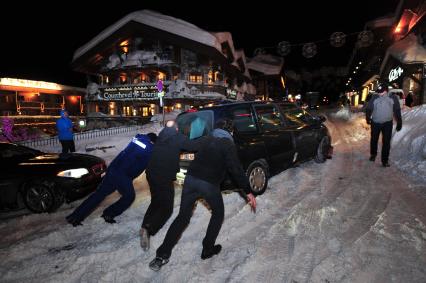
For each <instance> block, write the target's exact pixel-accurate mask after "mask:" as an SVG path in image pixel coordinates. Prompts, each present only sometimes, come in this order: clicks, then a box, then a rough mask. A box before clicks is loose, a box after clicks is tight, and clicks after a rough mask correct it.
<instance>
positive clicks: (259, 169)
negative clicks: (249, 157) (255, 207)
mask: <svg viewBox="0 0 426 283" xmlns="http://www.w3.org/2000/svg"><path fill="white" fill-rule="evenodd" d="M267 168H268V166H267V164H265V162H263V161H261V160H259V161H255V162H253V163H252V164H250V166H249V167H248V169H247V176H248V178H249V183H250V190H251V192H252V194H254V195H261V194H263V193H264V192H265V190H266V188H267V187H268V169H267Z"/></svg>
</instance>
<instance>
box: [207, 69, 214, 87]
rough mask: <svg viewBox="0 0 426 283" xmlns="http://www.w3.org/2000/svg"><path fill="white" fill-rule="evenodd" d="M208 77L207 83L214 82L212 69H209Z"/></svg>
mask: <svg viewBox="0 0 426 283" xmlns="http://www.w3.org/2000/svg"><path fill="white" fill-rule="evenodd" d="M208 79H209V80H208V83H209V84H212V83H213V82H214V77H213V71H209V74H208Z"/></svg>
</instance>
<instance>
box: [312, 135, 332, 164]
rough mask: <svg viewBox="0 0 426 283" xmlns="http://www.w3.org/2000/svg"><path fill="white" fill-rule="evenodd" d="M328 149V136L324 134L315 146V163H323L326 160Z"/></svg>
mask: <svg viewBox="0 0 426 283" xmlns="http://www.w3.org/2000/svg"><path fill="white" fill-rule="evenodd" d="M329 149H330V138H329V137H328V136H324V137H323V138H322V139H321V141H320V143H319V145H318V148H317V154H316V155H315V158H314V160H315V162H316V163H324V162H325V161H326V160H327V153H328V150H329Z"/></svg>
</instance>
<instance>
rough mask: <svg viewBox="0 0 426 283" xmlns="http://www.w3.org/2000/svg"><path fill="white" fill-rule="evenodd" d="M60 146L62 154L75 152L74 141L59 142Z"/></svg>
mask: <svg viewBox="0 0 426 283" xmlns="http://www.w3.org/2000/svg"><path fill="white" fill-rule="evenodd" d="M59 141H60V142H61V145H62V153H68V152H75V144H74V140H59Z"/></svg>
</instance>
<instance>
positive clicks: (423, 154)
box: [391, 105, 426, 184]
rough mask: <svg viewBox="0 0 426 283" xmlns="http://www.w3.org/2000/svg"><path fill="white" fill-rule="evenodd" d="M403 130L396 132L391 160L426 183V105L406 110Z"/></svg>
mask: <svg viewBox="0 0 426 283" xmlns="http://www.w3.org/2000/svg"><path fill="white" fill-rule="evenodd" d="M402 121H403V122H402V129H401V131H399V132H396V131H394V132H393V137H392V145H391V159H392V160H393V161H394V162H395V164H396V165H397V166H398V167H399V168H400V169H401V170H403V171H404V172H405V173H407V174H408V175H410V176H412V177H414V178H416V179H418V180H419V181H420V182H422V183H423V184H424V183H426V105H421V106H416V107H413V108H411V109H404V111H403V113H402Z"/></svg>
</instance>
